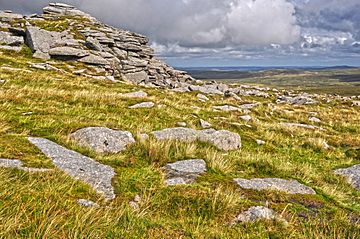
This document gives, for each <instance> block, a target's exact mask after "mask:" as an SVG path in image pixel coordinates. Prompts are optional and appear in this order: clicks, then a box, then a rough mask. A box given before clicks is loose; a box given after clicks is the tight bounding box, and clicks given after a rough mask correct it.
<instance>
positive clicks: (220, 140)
mask: <svg viewBox="0 0 360 239" xmlns="http://www.w3.org/2000/svg"><path fill="white" fill-rule="evenodd" d="M152 134H153V135H154V136H155V138H156V139H157V140H161V141H163V140H178V141H182V142H186V143H191V142H195V141H197V140H199V141H201V142H206V143H210V144H212V145H214V146H215V147H217V148H218V149H220V150H224V151H230V150H237V149H239V148H240V147H241V138H240V136H239V135H238V134H236V133H232V132H230V131H227V130H219V131H216V130H214V129H207V130H195V129H189V128H181V127H180V128H170V129H164V130H161V131H155V132H152Z"/></svg>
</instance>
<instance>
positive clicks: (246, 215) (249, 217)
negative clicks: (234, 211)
mask: <svg viewBox="0 0 360 239" xmlns="http://www.w3.org/2000/svg"><path fill="white" fill-rule="evenodd" d="M276 218H280V217H279V216H277V215H276V213H275V212H274V211H273V210H271V209H269V208H267V207H262V206H257V207H251V208H250V209H248V210H247V211H245V212H243V213H241V214H240V215H239V216H237V217H236V219H235V220H234V221H233V222H232V223H231V224H232V225H234V224H237V223H241V222H255V221H258V220H262V219H265V220H272V219H276Z"/></svg>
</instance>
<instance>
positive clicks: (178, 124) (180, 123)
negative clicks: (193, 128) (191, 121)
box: [176, 122, 187, 127]
mask: <svg viewBox="0 0 360 239" xmlns="http://www.w3.org/2000/svg"><path fill="white" fill-rule="evenodd" d="M176 126H179V127H186V126H187V123H186V122H177V123H176Z"/></svg>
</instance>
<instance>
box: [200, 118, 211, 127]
mask: <svg viewBox="0 0 360 239" xmlns="http://www.w3.org/2000/svg"><path fill="white" fill-rule="evenodd" d="M200 125H201V128H203V129H208V128H211V124H210V123H209V122H207V121H205V120H202V119H200Z"/></svg>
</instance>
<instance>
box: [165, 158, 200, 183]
mask: <svg viewBox="0 0 360 239" xmlns="http://www.w3.org/2000/svg"><path fill="white" fill-rule="evenodd" d="M163 170H164V171H165V172H166V184H167V185H182V184H191V183H194V182H195V180H196V178H197V177H199V176H200V175H201V174H203V173H205V172H206V162H205V161H204V160H202V159H192V160H183V161H178V162H175V163H171V164H167V165H166V166H165V167H163Z"/></svg>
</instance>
